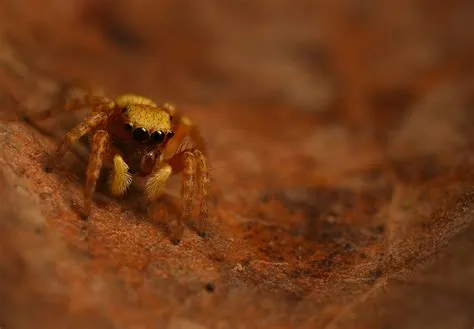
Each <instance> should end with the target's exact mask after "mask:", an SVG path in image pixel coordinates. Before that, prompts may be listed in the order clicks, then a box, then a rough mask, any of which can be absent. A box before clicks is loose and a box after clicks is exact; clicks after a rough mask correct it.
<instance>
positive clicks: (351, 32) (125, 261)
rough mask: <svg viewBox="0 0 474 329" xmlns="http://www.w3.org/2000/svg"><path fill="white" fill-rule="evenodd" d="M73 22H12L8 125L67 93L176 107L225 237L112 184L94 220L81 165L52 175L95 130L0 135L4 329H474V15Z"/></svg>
mask: <svg viewBox="0 0 474 329" xmlns="http://www.w3.org/2000/svg"><path fill="white" fill-rule="evenodd" d="M78 3H79V4H81V6H78V7H76V6H75V5H73V4H76V3H73V2H69V1H63V2H58V1H41V2H40V1H16V2H8V1H4V2H1V3H0V22H1V23H0V29H1V35H0V41H1V49H0V58H1V63H2V64H3V65H2V69H1V70H0V83H1V85H0V88H1V91H2V99H1V100H2V102H1V111H0V113H1V114H2V118H6V119H8V118H11V117H13V116H14V115H15V114H17V113H19V111H20V109H19V107H18V106H17V104H15V102H13V101H12V99H11V98H10V97H9V96H8V95H13V96H14V97H15V98H16V99H19V100H22V102H23V104H24V106H26V107H28V109H29V110H30V111H36V110H40V109H41V108H45V107H46V106H48V103H51V102H52V100H53V99H54V88H55V87H57V85H58V84H60V83H62V82H63V81H69V80H73V79H79V80H81V81H83V82H85V83H88V84H92V85H99V86H101V87H102V88H103V89H104V90H105V91H106V92H107V94H110V95H116V94H119V93H121V92H124V91H125V92H138V93H142V94H145V95H148V96H150V97H153V98H155V99H156V100H157V101H164V100H172V101H173V102H175V103H177V104H178V105H180V107H181V108H182V109H183V111H185V112H187V113H188V114H189V116H190V117H191V118H192V119H193V120H194V121H195V122H196V123H198V124H199V125H200V127H201V129H202V131H203V134H204V137H205V138H206V140H207V141H208V143H209V150H210V156H211V161H212V165H213V171H212V182H213V189H212V207H211V210H212V211H211V214H212V216H211V223H212V230H211V235H210V238H209V239H207V240H203V239H202V238H200V237H199V236H197V235H196V234H195V233H194V232H193V231H192V230H191V229H187V230H186V231H185V235H184V238H183V240H182V242H181V244H180V245H179V246H175V245H172V244H171V243H170V242H169V240H168V238H167V236H166V233H165V232H164V231H163V230H162V227H163V225H162V223H158V222H153V221H151V220H150V219H149V218H147V216H146V212H145V210H144V207H145V204H144V203H143V201H142V199H141V195H140V192H139V191H133V192H132V193H131V194H130V195H128V196H127V197H126V198H125V199H123V200H117V199H114V198H111V197H109V196H108V194H107V191H106V187H105V186H104V184H101V185H100V186H99V190H98V192H97V194H96V198H95V206H94V208H93V216H92V217H91V218H90V220H89V221H84V220H82V219H81V217H80V215H79V214H78V207H80V206H81V205H82V193H83V188H84V175H85V166H86V162H85V158H84V157H85V156H86V155H87V148H85V147H84V145H81V144H78V145H77V147H76V148H75V150H76V152H75V153H69V154H68V156H67V157H66V159H65V161H64V162H63V163H61V165H60V167H59V169H58V170H57V171H56V172H54V173H50V174H48V173H46V172H44V170H43V166H44V161H45V157H46V155H47V154H48V153H50V152H52V151H53V150H54V149H55V147H56V145H57V143H58V141H59V138H61V137H62V136H63V135H64V133H65V131H66V130H67V129H69V128H70V127H71V126H72V125H74V124H75V123H77V122H78V120H80V118H81V117H82V116H83V115H84V112H82V113H78V114H76V115H68V114H66V115H64V116H61V117H58V118H54V119H51V120H47V121H45V122H41V123H38V125H39V127H33V126H31V125H29V124H27V123H25V122H11V121H5V122H2V123H0V145H1V148H0V200H1V201H0V255H1V256H0V327H1V328H2V329H13V328H14V329H17V328H51V329H52V328H169V329H177V328H190V329H199V328H430V329H433V328H452V329H456V328H460V329H461V328H472V327H473V326H474V315H473V314H474V290H473V285H472V282H473V280H474V257H472V251H473V250H474V224H473V220H472V219H473V216H474V205H473V194H472V192H473V189H472V186H473V183H474V158H473V156H472V151H473V148H472V146H473V142H474V134H473V132H472V126H473V124H474V115H473V114H472V113H473V112H472V111H473V107H474V98H473V96H472V95H473V94H474V93H473V92H474V68H473V65H472V58H473V57H472V55H473V54H474V38H473V35H472V28H471V29H470V28H469V26H470V25H469V24H470V23H471V22H470V21H471V20H472V12H473V10H474V6H473V3H472V2H471V1H465V2H462V1H458V2H452V3H451V4H449V5H448V4H444V5H443V4H441V2H433V1H429V2H428V1H414V2H412V3H410V4H409V3H408V2H407V3H404V2H400V3H397V4H395V2H390V1H380V2H378V4H377V5H374V7H370V6H372V5H373V4H370V6H369V3H367V4H365V6H363V4H362V3H359V4H358V5H357V6H355V5H349V3H347V4H345V5H343V2H342V3H340V4H336V3H334V5H331V6H328V5H327V4H323V3H319V1H302V0H301V1H295V2H294V3H292V5H291V7H288V6H289V5H284V3H285V2H283V1H275V2H272V4H271V5H270V2H268V3H269V4H266V2H256V3H255V4H253V2H242V3H240V5H239V6H237V5H232V2H229V3H227V2H222V4H221V5H217V2H216V3H214V2H206V3H207V4H206V5H202V4H200V5H197V3H198V2H189V3H188V2H187V1H176V2H175V1H173V2H172V1H155V2H151V1H150V2H146V1H141V2H139V1H137V2H135V3H134V4H133V5H132V4H131V1H117V2H114V6H113V7H112V5H111V3H112V2H111V1H102V2H98V1H82V2H78ZM428 7H429V15H428V14H427V13H428V11H427V8H428ZM312 13H314V14H312ZM172 183H173V184H171V185H170V187H171V188H172V189H173V188H174V189H176V187H177V183H179V181H176V180H175V181H174V182H172Z"/></svg>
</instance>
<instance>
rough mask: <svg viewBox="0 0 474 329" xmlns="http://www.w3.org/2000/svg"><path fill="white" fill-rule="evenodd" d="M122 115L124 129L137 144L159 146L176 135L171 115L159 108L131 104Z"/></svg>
mask: <svg viewBox="0 0 474 329" xmlns="http://www.w3.org/2000/svg"><path fill="white" fill-rule="evenodd" d="M121 115H122V118H123V122H124V129H125V130H126V131H127V132H128V133H130V135H131V137H132V139H133V140H134V141H135V142H138V143H148V144H149V143H151V144H156V145H158V144H161V143H163V142H164V141H165V140H167V139H169V138H171V137H173V135H174V133H173V131H172V128H171V117H170V115H169V114H168V113H167V112H166V111H164V110H162V109H161V108H159V107H157V106H151V105H145V104H129V105H127V106H125V107H124V108H123V109H122V113H121Z"/></svg>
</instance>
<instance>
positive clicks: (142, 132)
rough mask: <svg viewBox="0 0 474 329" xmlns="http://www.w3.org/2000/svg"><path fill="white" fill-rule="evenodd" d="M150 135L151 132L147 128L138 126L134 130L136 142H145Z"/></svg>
mask: <svg viewBox="0 0 474 329" xmlns="http://www.w3.org/2000/svg"><path fill="white" fill-rule="evenodd" d="M149 137H150V134H149V133H148V130H146V129H145V128H136V129H135V130H134V131H133V139H134V140H135V141H136V142H144V141H146V140H147V139H148V138H149Z"/></svg>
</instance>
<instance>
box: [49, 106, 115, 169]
mask: <svg viewBox="0 0 474 329" xmlns="http://www.w3.org/2000/svg"><path fill="white" fill-rule="evenodd" d="M109 111H110V110H109V107H108V106H107V105H106V106H104V107H99V108H98V109H97V110H95V111H93V112H92V113H91V114H89V115H88V116H87V117H86V118H85V119H84V121H83V122H81V123H79V124H78V125H77V126H75V127H74V128H72V129H71V130H70V131H69V132H68V133H67V134H66V137H65V138H64V139H63V141H62V142H61V144H60V145H59V147H58V148H57V150H56V153H55V155H54V156H53V157H52V158H51V159H50V160H49V163H48V164H47V166H46V170H47V171H51V170H52V169H53V168H54V167H55V165H56V164H57V163H58V162H59V160H61V159H62V158H63V156H64V155H65V154H66V152H67V150H68V149H69V147H70V146H71V145H72V144H74V143H75V142H76V141H77V140H78V139H79V138H81V137H82V136H84V135H86V134H87V133H88V132H90V131H91V130H92V129H94V128H96V127H98V126H99V125H100V124H102V123H104V122H105V121H106V120H107V118H108V113H109Z"/></svg>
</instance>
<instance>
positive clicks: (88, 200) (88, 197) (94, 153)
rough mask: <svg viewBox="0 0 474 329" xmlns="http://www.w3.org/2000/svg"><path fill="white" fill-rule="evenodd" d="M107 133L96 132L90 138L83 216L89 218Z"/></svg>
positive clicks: (106, 144) (105, 149)
mask: <svg viewBox="0 0 474 329" xmlns="http://www.w3.org/2000/svg"><path fill="white" fill-rule="evenodd" d="M108 142H109V133H108V132H107V131H105V130H98V131H97V132H96V133H95V134H94V136H93V137H92V146H91V154H90V156H89V163H88V165H87V178H86V189H85V191H84V214H85V215H86V217H88V216H89V214H90V212H91V207H92V195H93V193H94V191H95V188H96V185H97V179H98V178H99V175H100V170H101V169H102V163H103V160H104V155H105V153H106V152H107V148H108Z"/></svg>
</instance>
